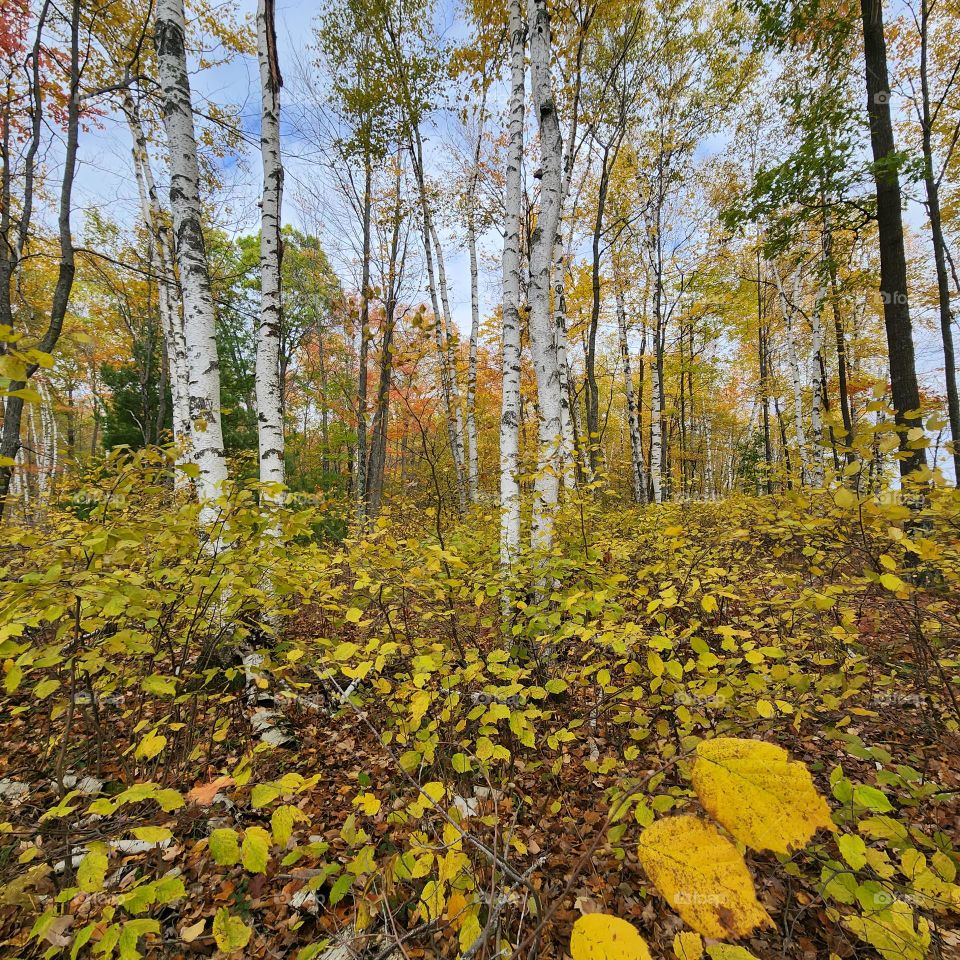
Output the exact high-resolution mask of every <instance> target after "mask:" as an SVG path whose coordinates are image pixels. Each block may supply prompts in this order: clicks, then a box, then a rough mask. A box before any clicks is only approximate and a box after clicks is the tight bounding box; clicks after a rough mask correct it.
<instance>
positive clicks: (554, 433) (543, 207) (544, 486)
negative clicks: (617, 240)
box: [527, 0, 563, 550]
mask: <svg viewBox="0 0 960 960" xmlns="http://www.w3.org/2000/svg"><path fill="white" fill-rule="evenodd" d="M527 19H528V23H529V29H530V70H531V79H532V92H533V102H534V107H535V111H536V114H537V120H538V125H539V130H540V152H541V156H540V164H541V168H542V176H541V178H540V211H539V215H538V216H537V221H536V225H535V227H534V229H533V234H532V236H531V239H530V282H529V288H528V296H529V301H530V321H529V322H530V352H531V354H532V356H533V367H534V372H535V373H536V379H537V400H538V404H539V407H540V417H539V430H538V436H539V447H540V451H539V457H538V463H537V476H536V480H535V482H534V507H533V522H532V529H531V545H532V546H533V548H534V549H538V550H547V549H549V548H550V546H551V545H552V543H553V525H554V514H555V512H556V508H557V504H558V502H559V493H560V484H559V478H560V473H561V470H562V465H561V462H560V461H561V451H562V448H563V423H562V402H561V396H560V368H559V362H558V359H557V339H556V334H555V331H554V323H553V321H552V318H551V314H550V267H551V261H552V259H553V251H554V246H555V244H556V239H557V227H558V224H559V218H560V189H561V187H560V176H561V173H560V168H561V163H562V159H563V143H562V140H561V137H560V123H559V121H558V118H557V108H556V103H555V101H554V96H553V88H552V82H551V79H550V58H551V39H550V15H549V13H548V11H547V6H546V0H528V4H527Z"/></svg>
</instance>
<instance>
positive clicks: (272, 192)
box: [255, 0, 286, 500]
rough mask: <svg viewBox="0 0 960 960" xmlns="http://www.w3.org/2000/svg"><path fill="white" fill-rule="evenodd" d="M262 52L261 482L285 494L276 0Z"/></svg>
mask: <svg viewBox="0 0 960 960" xmlns="http://www.w3.org/2000/svg"><path fill="white" fill-rule="evenodd" d="M257 58H258V60H259V62H260V95H261V108H260V153H261V158H262V162H263V196H262V198H261V202H260V213H261V220H260V324H259V327H258V329H257V357H256V378H255V379H256V392H257V439H258V444H259V449H260V482H261V483H264V484H270V485H271V488H272V489H270V491H269V492H266V491H265V492H264V494H263V495H264V497H265V498H267V499H269V500H280V499H282V494H281V493H280V491H279V489H278V488H279V486H280V485H282V484H283V483H284V482H285V480H286V476H285V469H284V439H283V390H282V388H281V383H280V330H281V326H282V324H283V303H282V295H281V272H280V268H281V263H282V259H283V239H282V237H281V233H280V222H281V210H282V205H283V162H282V160H281V157H280V87H281V86H282V85H283V78H282V77H281V75H280V64H279V62H278V59H277V33H276V22H275V17H274V0H258V2H257Z"/></svg>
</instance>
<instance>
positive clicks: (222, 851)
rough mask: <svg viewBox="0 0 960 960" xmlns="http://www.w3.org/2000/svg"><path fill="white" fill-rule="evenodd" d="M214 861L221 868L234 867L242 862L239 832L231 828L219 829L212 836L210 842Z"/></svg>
mask: <svg viewBox="0 0 960 960" xmlns="http://www.w3.org/2000/svg"><path fill="white" fill-rule="evenodd" d="M208 843H209V846H210V853H211V855H212V856H213V859H214V860H215V861H216V862H217V863H218V864H219V865H220V866H221V867H232V866H233V865H234V864H235V863H237V862H238V861H239V860H240V844H239V843H238V842H237V831H236V830H231V829H230V827H219V828H218V829H216V830H214V831H213V832H212V833H211V834H210V840H209V841H208Z"/></svg>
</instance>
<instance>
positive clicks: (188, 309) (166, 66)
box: [156, 0, 227, 522]
mask: <svg viewBox="0 0 960 960" xmlns="http://www.w3.org/2000/svg"><path fill="white" fill-rule="evenodd" d="M185 33H186V29H185V22H184V12H183V0H158V4H157V19H156V46H157V64H158V72H159V76H160V87H161V91H162V94H163V123H164V127H165V129H166V133H167V142H168V146H169V150H170V208H171V211H172V213H173V229H174V236H175V247H176V254H177V260H178V263H179V266H180V284H181V287H182V295H183V332H184V340H185V342H186V352H187V384H188V396H189V408H190V436H191V445H192V454H193V458H194V461H195V462H196V464H197V466H198V467H199V474H198V477H197V492H198V495H199V498H200V502H201V504H204V507H203V509H202V511H201V522H211V521H212V520H213V519H214V513H213V507H212V505H211V504H212V501H213V500H214V498H215V497H216V496H217V494H218V492H219V490H220V489H221V488H222V486H223V484H224V482H225V481H226V480H227V461H226V457H225V456H224V450H223V431H222V428H221V425H220V361H219V357H218V355H217V341H216V320H215V314H214V307H213V295H212V293H211V290H210V276H209V272H208V267H207V252H206V248H205V246H204V240H203V231H202V229H201V226H200V189H199V179H200V174H199V169H198V165H197V141H196V135H195V133H194V127H193V109H192V105H191V100H190V79H189V75H188V73H187V56H186V48H185Z"/></svg>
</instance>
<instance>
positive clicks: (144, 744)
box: [135, 730, 167, 760]
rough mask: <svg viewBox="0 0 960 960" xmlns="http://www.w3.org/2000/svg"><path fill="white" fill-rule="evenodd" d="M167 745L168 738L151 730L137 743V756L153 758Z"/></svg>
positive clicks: (141, 758) (143, 758) (139, 758)
mask: <svg viewBox="0 0 960 960" xmlns="http://www.w3.org/2000/svg"><path fill="white" fill-rule="evenodd" d="M166 745H167V738H166V737H164V736H163V735H162V734H159V733H157V731H156V730H151V731H150V732H149V733H148V734H147V735H146V736H145V737H144V738H143V739H142V740H141V741H140V743H139V744H138V745H137V751H136V753H135V756H136V758H137V759H138V760H152V759H153V758H154V757H155V756H156V755H157V754H158V753H159V752H160V751H161V750H162V749H163V748H164V747H165V746H166Z"/></svg>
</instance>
